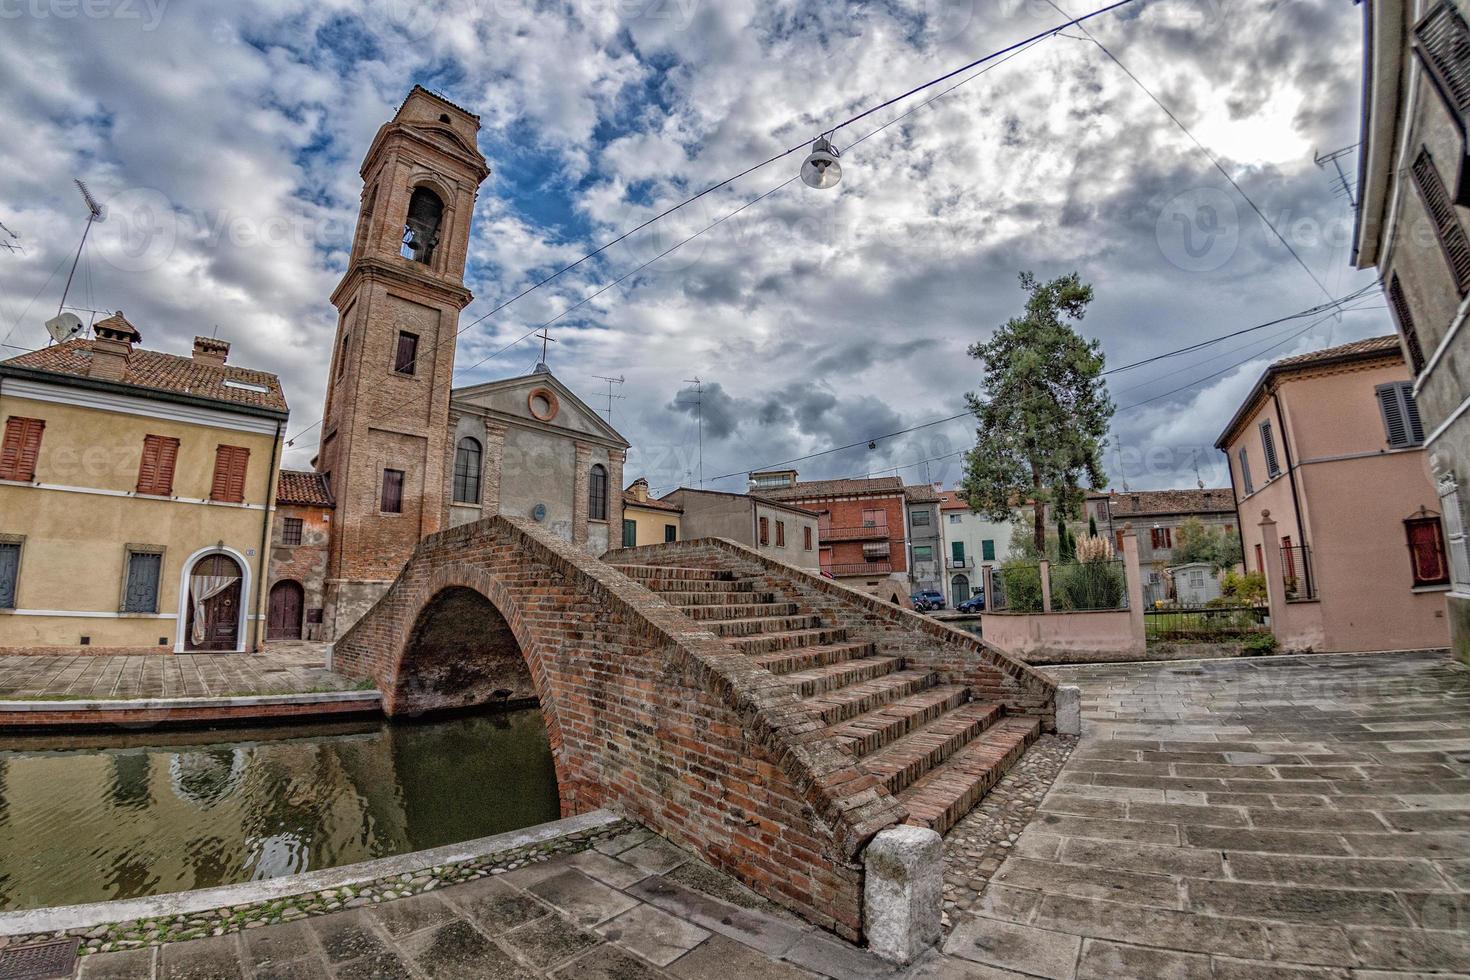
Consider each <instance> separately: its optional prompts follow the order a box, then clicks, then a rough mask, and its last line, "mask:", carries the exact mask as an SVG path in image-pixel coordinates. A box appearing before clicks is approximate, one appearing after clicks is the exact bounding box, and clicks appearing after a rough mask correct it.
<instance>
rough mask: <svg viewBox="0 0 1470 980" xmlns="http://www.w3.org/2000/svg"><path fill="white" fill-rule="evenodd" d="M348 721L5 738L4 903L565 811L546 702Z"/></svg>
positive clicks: (360, 850) (397, 846) (146, 890)
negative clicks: (424, 718)
mask: <svg viewBox="0 0 1470 980" xmlns="http://www.w3.org/2000/svg"><path fill="white" fill-rule="evenodd" d="M343 727H344V726H342V725H340V724H338V725H334V726H332V727H331V728H315V729H314V728H311V727H301V726H295V727H280V728H262V729H249V730H243V729H242V730H240V731H237V732H231V733H229V734H230V735H231V736H233V739H232V740H229V741H220V740H219V733H215V734H214V735H213V736H211V737H212V738H214V739H215V740H214V741H213V742H212V743H210V744H202V742H201V738H200V733H198V732H190V733H176V734H172V735H171V734H166V733H156V734H153V735H149V736H139V735H136V734H125V735H118V736H115V737H111V738H109V737H107V736H102V737H101V739H100V740H98V739H92V740H91V744H90V745H88V746H87V747H73V746H74V745H75V739H72V740H69V741H68V742H66V743H59V742H52V741H42V740H37V739H36V738H33V737H29V738H15V739H11V740H8V741H6V740H0V909H17V908H36V907H39V906H44V905H69V904H74V903H78V902H93V901H101V900H105V899H112V898H131V897H135V896H139V895H155V894H161V893H164V892H173V891H184V890H188V889H192V888H207V887H209V886H211V885H219V884H227V883H231V882H239V881H250V880H259V879H262V878H273V877H277V876H280V875H286V874H295V873H297V872H301V871H307V870H314V869H318V868H330V867H336V866H338V865H342V864H350V863H352V862H354V861H364V860H368V859H371V858H377V857H386V856H389V855H393V854H402V853H404V852H406V851H413V850H420V849H422V848H426V847H438V846H440V845H443V844H452V843H456V842H458V841H463V840H471V839H473V838H476V837H484V836H486V835H489V834H495V833H500V832H502V831H506V830H514V829H517V828H520V827H526V826H530V825H532V824H536V823H542V822H544V821H547V820H554V819H556V818H557V816H559V806H558V799H557V791H556V776H555V773H554V771H553V769H552V764H551V751H550V748H549V747H548V745H547V742H546V731H545V728H544V727H543V726H542V722H541V713H540V712H539V711H537V710H535V709H532V710H527V711H516V712H511V713H506V714H494V715H475V716H467V717H458V718H452V719H447V720H441V721H432V722H425V723H418V724H407V725H389V724H387V723H386V722H384V723H380V724H377V723H364V724H359V725H355V726H352V729H353V730H352V732H350V733H344V732H343ZM149 742H151V743H152V744H147V743H149ZM169 742H175V743H176V744H177V747H176V748H169V747H167V746H168V743H169ZM53 744H58V745H65V747H63V748H50V746H52V745H53Z"/></svg>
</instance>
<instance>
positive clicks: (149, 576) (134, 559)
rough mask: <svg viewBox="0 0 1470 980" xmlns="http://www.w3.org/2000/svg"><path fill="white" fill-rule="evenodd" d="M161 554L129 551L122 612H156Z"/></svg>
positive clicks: (161, 566) (161, 561) (161, 567)
mask: <svg viewBox="0 0 1470 980" xmlns="http://www.w3.org/2000/svg"><path fill="white" fill-rule="evenodd" d="M162 571H163V555H160V554H158V553H157V552H152V551H129V552H128V571H127V576H128V577H127V582H126V583H125V584H124V586H123V608H122V611H123V612H130V613H156V612H158V580H159V578H160V577H161V573H162Z"/></svg>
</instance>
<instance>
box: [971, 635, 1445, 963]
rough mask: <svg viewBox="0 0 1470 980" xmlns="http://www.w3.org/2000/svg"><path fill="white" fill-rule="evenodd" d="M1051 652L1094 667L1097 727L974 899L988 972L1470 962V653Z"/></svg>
mask: <svg viewBox="0 0 1470 980" xmlns="http://www.w3.org/2000/svg"><path fill="white" fill-rule="evenodd" d="M1048 670H1049V671H1051V672H1052V673H1054V674H1055V675H1056V676H1057V677H1059V678H1060V679H1061V680H1062V681H1063V682H1064V683H1076V684H1078V685H1080V686H1081V688H1082V691H1083V710H1084V728H1083V735H1082V738H1081V740H1080V742H1079V743H1078V745H1077V747H1076V748H1075V750H1074V751H1073V752H1072V755H1071V758H1070V759H1068V760H1067V763H1066V765H1065V767H1064V768H1063V770H1062V772H1061V774H1060V775H1059V776H1058V777H1057V780H1056V782H1055V784H1054V785H1053V786H1052V789H1051V791H1050V792H1049V793H1048V794H1047V795H1046V797H1045V799H1044V800H1043V801H1042V804H1041V807H1040V810H1039V812H1038V815H1037V817H1036V818H1035V819H1034V820H1033V821H1032V822H1031V823H1030V825H1029V826H1028V827H1027V828H1026V830H1025V831H1024V832H1023V833H1022V834H1021V835H1020V837H1019V838H1018V839H1017V840H1016V842H1015V844H1014V845H1013V846H1012V847H1011V848H1010V849H1009V850H1010V852H1011V853H1010V855H1009V856H1008V857H1007V859H1006V861H1005V863H1004V864H1003V865H1002V866H1001V867H1000V868H999V870H998V871H996V873H995V874H994V875H993V876H992V878H991V882H990V885H989V886H988V887H987V888H986V890H985V892H984V894H983V896H982V898H981V901H980V902H979V903H978V904H977V905H976V907H975V911H974V912H973V913H961V914H958V915H957V916H956V920H957V921H956V924H955V927H954V929H953V930H952V931H951V933H950V936H949V938H948V940H947V941H946V944H945V947H944V948H945V951H946V952H947V953H950V954H952V955H955V956H959V957H963V958H965V959H967V960H970V961H972V962H974V963H976V964H984V968H983V969H982V970H981V972H977V973H976V974H975V976H977V977H999V976H1014V975H1016V974H1014V973H1007V972H992V971H1018V972H1019V973H1020V974H1022V975H1029V976H1042V977H1053V978H1062V980H1068V978H1073V977H1079V978H1080V977H1150V978H1152V977H1190V978H1193V977H1213V978H1215V980H1234V978H1251V977H1262V978H1273V980H1308V978H1349V977H1352V978H1361V980H1387V978H1390V977H1396V978H1399V980H1410V978H1411V977H1427V976H1436V977H1442V976H1446V975H1453V976H1464V975H1470V670H1467V669H1466V668H1465V667H1464V666H1462V665H1459V664H1457V663H1455V662H1454V661H1452V660H1450V659H1448V657H1446V656H1444V655H1432V654H1375V655H1366V656H1313V657H1295V658H1267V659H1262V660H1226V661H1209V662H1199V663H1190V664H1158V665H1129V666H1093V667H1081V668H1061V667H1056V668H1048ZM977 969H979V968H978V967H977Z"/></svg>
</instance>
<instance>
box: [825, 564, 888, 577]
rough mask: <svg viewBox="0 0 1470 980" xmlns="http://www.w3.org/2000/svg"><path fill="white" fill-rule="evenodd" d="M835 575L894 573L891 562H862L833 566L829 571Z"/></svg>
mask: <svg viewBox="0 0 1470 980" xmlns="http://www.w3.org/2000/svg"><path fill="white" fill-rule="evenodd" d="M827 570H828V571H830V572H831V573H832V574H833V575H837V576H841V575H887V574H888V573H889V572H891V571H893V562H891V561H860V562H853V563H850V564H846V565H831V566H829V567H828V569H827Z"/></svg>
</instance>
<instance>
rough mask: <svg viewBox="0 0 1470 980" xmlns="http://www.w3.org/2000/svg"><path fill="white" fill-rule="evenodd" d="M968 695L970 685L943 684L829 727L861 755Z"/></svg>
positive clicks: (922, 722) (952, 708)
mask: <svg viewBox="0 0 1470 980" xmlns="http://www.w3.org/2000/svg"><path fill="white" fill-rule="evenodd" d="M968 696H969V689H968V688H966V687H963V686H961V685H959V684H942V685H940V686H938V687H931V688H929V690H927V691H922V692H920V693H918V694H915V695H913V696H912V697H907V698H900V699H899V700H897V701H895V702H893V703H892V704H888V705H884V706H883V707H881V708H876V709H874V710H873V711H869V712H867V713H866V714H861V715H858V716H857V717H856V718H852V719H850V720H848V721H844V722H840V723H838V724H836V725H833V726H832V727H831V728H829V729H827V731H828V733H829V734H831V735H832V736H833V737H834V738H836V739H837V740H838V741H839V742H841V743H843V744H844V745H846V746H847V747H848V748H849V749H851V750H852V751H853V753H854V754H855V755H857V756H859V757H861V756H865V755H869V754H871V753H873V752H876V751H878V750H879V749H881V748H882V747H883V746H885V745H888V744H890V743H891V742H894V741H896V740H897V739H900V738H902V737H903V736H905V735H907V734H908V733H909V732H912V731H915V730H917V729H919V728H921V727H923V726H924V725H926V724H928V723H929V722H931V721H933V720H934V719H935V718H938V717H939V716H940V715H942V714H944V713H945V712H946V711H953V710H954V709H956V708H958V707H960V705H962V704H964V703H965V699H966V698H967V697H968Z"/></svg>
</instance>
